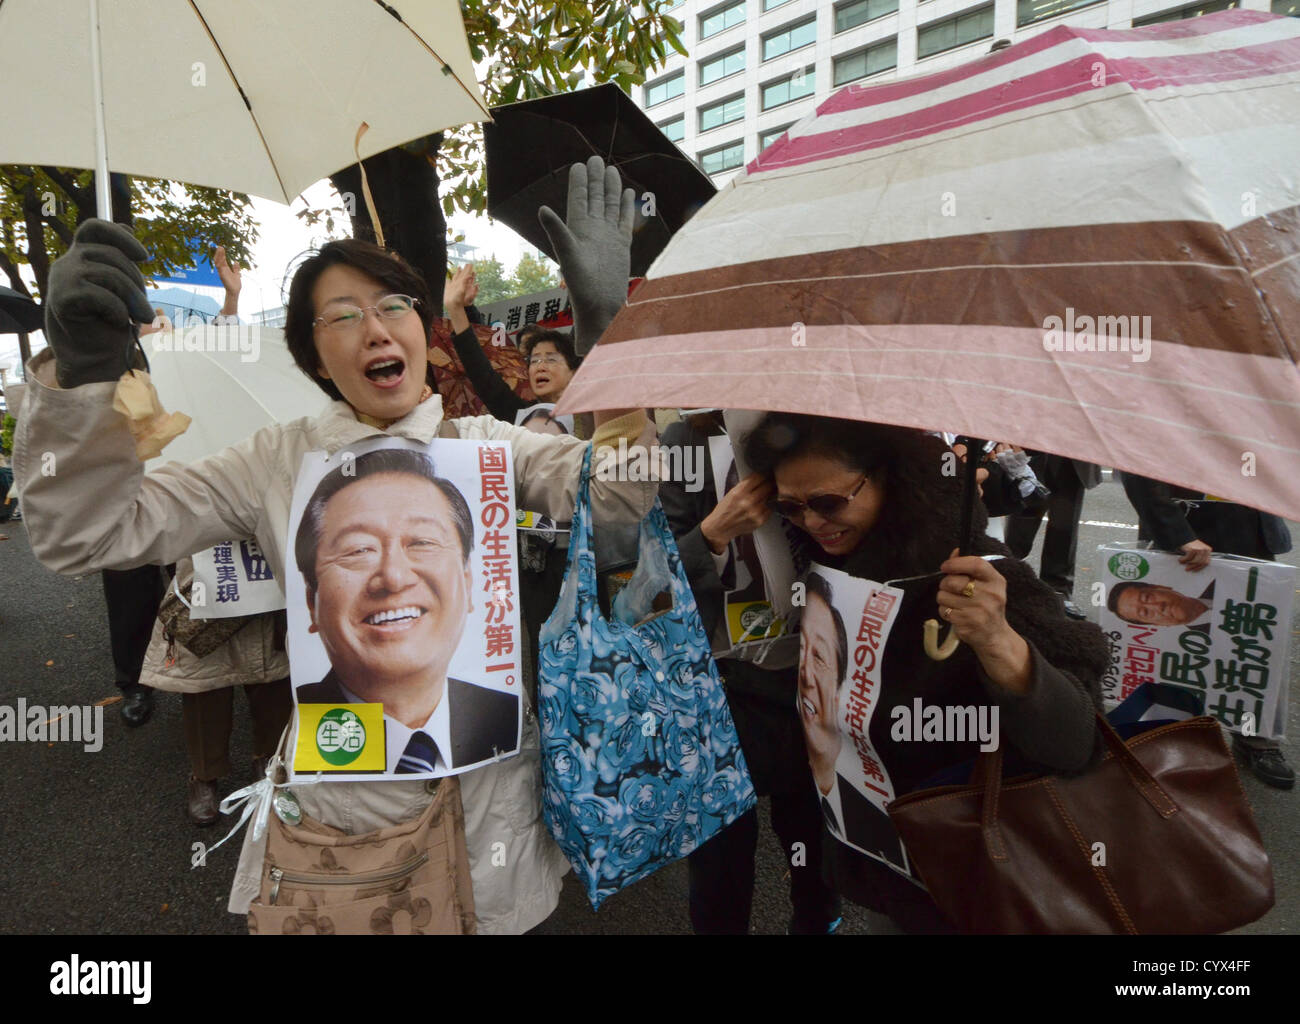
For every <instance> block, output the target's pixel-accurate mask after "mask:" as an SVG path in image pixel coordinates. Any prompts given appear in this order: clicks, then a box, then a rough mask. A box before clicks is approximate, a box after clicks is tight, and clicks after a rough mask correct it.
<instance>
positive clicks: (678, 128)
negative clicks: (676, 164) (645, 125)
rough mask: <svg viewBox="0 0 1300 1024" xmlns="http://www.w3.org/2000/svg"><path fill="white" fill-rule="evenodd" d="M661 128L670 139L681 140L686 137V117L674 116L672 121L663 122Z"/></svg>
mask: <svg viewBox="0 0 1300 1024" xmlns="http://www.w3.org/2000/svg"><path fill="white" fill-rule="evenodd" d="M659 130H660V131H661V132H663V133H664V135H666V136H667V137H668V139H669V141H671V142H681V141H682V139H684V138H686V118H685V117H674V118H673V119H672V120H671V121H665V122H664V123H663V124H661V125H660V126H659Z"/></svg>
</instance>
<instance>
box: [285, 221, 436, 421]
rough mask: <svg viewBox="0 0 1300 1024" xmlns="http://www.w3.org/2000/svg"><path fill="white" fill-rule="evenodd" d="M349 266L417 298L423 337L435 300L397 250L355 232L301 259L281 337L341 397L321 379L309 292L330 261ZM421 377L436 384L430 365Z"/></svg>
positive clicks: (301, 364)
mask: <svg viewBox="0 0 1300 1024" xmlns="http://www.w3.org/2000/svg"><path fill="white" fill-rule="evenodd" d="M335 266H345V267H351V268H353V269H354V270H358V271H360V272H361V273H363V274H365V275H366V276H367V277H372V278H374V279H375V280H376V281H378V282H379V283H380V284H382V285H383V286H384V287H385V288H391V289H392V290H393V294H395V295H410V296H412V297H413V298H415V299H418V300H419V301H418V302H417V303H416V304H415V312H416V313H417V314H418V315H419V317H420V322H421V323H423V324H424V333H425V337H426V338H427V337H428V335H429V332H430V331H431V330H432V328H433V313H434V309H433V306H432V305H431V304H430V302H429V289H428V287H427V286H426V285H425V283H424V278H423V277H421V276H420V274H419V272H418V271H416V270H415V269H414V268H412V267H411V266H410V265H409V264H408V263H407V262H406V261H405V260H403V259H402V257H400V256H398V255H397V254H396V253H392V252H387V251H386V250H384V249H381V248H379V246H377V245H374V244H373V243H371V242H363V241H361V240H359V239H356V238H343V239H339V240H338V241H335V242H327V243H326V244H325V245H323V246H321V248H320V250H319V251H318V252H317V253H316V255H315V256H312V257H311V258H310V259H308V260H305V261H304V262H303V263H302V265H301V266H300V267H299V268H298V270H297V272H296V273H295V274H294V275H293V283H292V284H291V285H290V286H289V305H288V306H287V307H286V308H285V323H284V337H285V341H286V342H287V344H288V346H289V354H290V355H292V356H293V361H294V362H295V363H297V364H298V369H300V370H302V372H303V373H305V374H306V375H307V376H308V377H310V378H311V379H312V381H314V382H315V384H316V386H317V387H319V388H320V389H321V390H322V391H324V392H325V393H326V394H327V395H329V396H330V398H333V399H338V400H342V399H343V395H342V393H341V392H340V391H339V389H338V388H337V387H336V386H335V384H334V382H333V381H332V380H325V379H324V378H323V377H321V376H320V375H319V373H318V371H319V370H320V368H321V366H320V356H319V354H318V353H317V351H316V338H315V334H314V331H313V324H314V323H315V320H316V304H315V302H314V301H313V299H312V292H313V291H314V290H315V288H316V282H317V281H319V280H320V276H321V274H323V273H325V271H326V270H328V269H329V268H330V267H335ZM425 381H426V382H427V383H428V384H429V386H430V387H432V388H433V389H434V390H437V387H438V385H437V382H436V381H435V379H434V375H433V367H432V366H431V365H430V364H428V363H426V364H425Z"/></svg>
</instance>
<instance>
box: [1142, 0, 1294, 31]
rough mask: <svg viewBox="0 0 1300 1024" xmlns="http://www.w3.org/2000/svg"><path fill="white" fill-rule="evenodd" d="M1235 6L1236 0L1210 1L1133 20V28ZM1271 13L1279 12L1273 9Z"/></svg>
mask: <svg viewBox="0 0 1300 1024" xmlns="http://www.w3.org/2000/svg"><path fill="white" fill-rule="evenodd" d="M1237 6H1238V0H1211V2H1210V3H1208V4H1192V5H1191V6H1190V7H1180V8H1179V9H1178V10H1174V11H1162V12H1161V13H1159V14H1149V15H1147V16H1146V17H1145V18H1134V19H1133V27H1134V28H1141V27H1142V26H1143V25H1159V24H1160V23H1161V22H1164V21H1181V20H1182V19H1184V18H1199V17H1200V16H1201V15H1202V14H1213V13H1214V12H1215V11H1231V10H1234V9H1235V8H1236V7H1237ZM1273 13H1275V14H1276V13H1279V12H1278V11H1277V10H1276V8H1275V9H1274V12H1273Z"/></svg>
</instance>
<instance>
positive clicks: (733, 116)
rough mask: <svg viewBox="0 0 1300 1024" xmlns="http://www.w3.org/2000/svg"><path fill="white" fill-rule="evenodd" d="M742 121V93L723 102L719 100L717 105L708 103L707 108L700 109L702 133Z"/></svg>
mask: <svg viewBox="0 0 1300 1024" xmlns="http://www.w3.org/2000/svg"><path fill="white" fill-rule="evenodd" d="M744 119H745V94H744V93H741V94H740V95H739V96H731V97H729V98H728V99H725V100H719V101H718V102H717V103H710V104H709V105H708V106H707V107H700V131H702V132H707V131H709V130H710V129H713V128H720V127H721V126H722V125H724V124H731V122H732V121H743V120H744Z"/></svg>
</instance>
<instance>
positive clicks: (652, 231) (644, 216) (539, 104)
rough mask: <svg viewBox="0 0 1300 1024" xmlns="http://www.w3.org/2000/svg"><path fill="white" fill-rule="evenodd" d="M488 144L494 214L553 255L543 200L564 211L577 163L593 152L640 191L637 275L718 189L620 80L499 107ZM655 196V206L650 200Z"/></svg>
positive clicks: (488, 133) (634, 261) (635, 258)
mask: <svg viewBox="0 0 1300 1024" xmlns="http://www.w3.org/2000/svg"><path fill="white" fill-rule="evenodd" d="M492 117H493V123H491V124H485V125H484V126H483V134H484V137H485V140H486V144H487V180H488V213H489V214H490V215H491V216H493V217H495V218H496V219H497V220H499V221H501V222H503V223H505V224H508V225H509V226H510V227H512V228H514V229H515V231H517V232H519V234H521V235H522V236H523V237H524V238H525V239H527V240H528V242H530V243H531V244H532V245H534V246H536V247H537V248H538V249H541V250H542V252H544V253H546V254H547V255H548V256H550V257H551V258H552V259H554V258H555V253H554V252H553V251H552V249H551V241H550V239H549V238H547V236H546V232H545V231H543V230H542V226H541V224H540V223H539V222H538V220H537V210H538V208H539V207H540V206H543V205H546V206H549V207H551V209H553V210H555V211H556V212H557V213H559V214H560V215H561V216H563V215H564V209H565V203H566V200H567V197H568V188H569V166H570V165H571V164H574V163H581V162H584V161H586V160H587V158H588V157H591V156H599V157H602V158H603V159H604V161H605V163H606V164H607V165H612V166H614V167H617V168H618V172H619V174H621V175H622V176H623V184H624V185H626V186H630V187H631V188H634V189H635V190H636V194H637V222H636V228H635V235H634V236H633V240H632V276H634V277H640V276H641V275H643V274H644V273H645V272H646V270H647V269H648V268H649V266H650V264H651V263H652V262H653V261H654V258H655V257H656V256H658V255H659V253H660V252H662V251H663V248H664V246H666V245H667V244H668V239H669V238H671V237H672V235H673V232H675V231H676V230H677V229H678V228H680V227H681V226H682V225H683V224H684V223H686V221H687V220H688V219H689V218H690V216H691V215H692V214H693V213H694V212H695V211H696V210H698V209H699V208H700V207H701V206H703V205H704V204H705V203H706V202H708V201H709V199H711V198H712V197H713V196H714V194H715V193H716V192H717V189H716V188H714V187H713V182H711V181H710V180H709V178H708V175H706V174H705V173H704V172H703V171H701V170H700V169H699V168H698V167H697V166H696V165H695V163H694V162H693V161H692V160H691V159H690V158H689V157H688V156H686V154H685V153H683V152H682V151H681V150H680V149H678V148H677V147H676V145H674V144H673V143H672V142H671V141H669V139H668V137H667V136H666V135H664V133H663V132H662V131H660V130H659V127H658V125H656V124H655V123H654V122H653V121H651V120H650V118H649V117H647V116H646V114H645V113H644V112H643V111H642V110H641V108H640V107H638V106H637V105H636V104H635V103H633V102H632V100H631V99H629V98H628V95H627V93H625V92H623V90H622V89H620V88H619V87H618V86H617V85H614V84H613V83H612V82H611V83H606V84H605V85H598V86H596V87H595V88H592V89H581V90H579V91H578V92H566V93H561V94H560V95H558V96H544V97H542V98H541V99H537V100H525V101H523V102H522V103H511V104H508V105H507V106H503V107H493V108H492ZM647 192H649V193H651V194H652V195H653V201H652V203H653V205H651V203H650V202H646V201H643V199H642V197H643V196H644V195H645V194H646V193H647Z"/></svg>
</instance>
